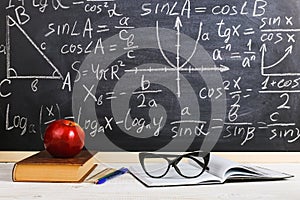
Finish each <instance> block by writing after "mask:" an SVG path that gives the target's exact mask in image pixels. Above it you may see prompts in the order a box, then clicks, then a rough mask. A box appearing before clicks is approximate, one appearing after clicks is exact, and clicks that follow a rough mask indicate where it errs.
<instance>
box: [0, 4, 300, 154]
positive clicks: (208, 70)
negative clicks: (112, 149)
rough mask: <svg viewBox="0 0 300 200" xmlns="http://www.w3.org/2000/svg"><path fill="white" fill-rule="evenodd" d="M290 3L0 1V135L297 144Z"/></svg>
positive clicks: (296, 25) (299, 78) (296, 30)
mask: <svg viewBox="0 0 300 200" xmlns="http://www.w3.org/2000/svg"><path fill="white" fill-rule="evenodd" d="M298 4H299V3H297V2H296V1H294V0H289V1H288V3H285V4H284V3H282V2H277V1H267V0H251V1H246V0H245V1H222V0H215V1H193V0H184V1H160V2H154V1H134V0H131V1H129V2H124V1H118V0H106V1H104V0H73V1H71V0H70V1H63V0H51V1H50V0H46V1H39V0H33V1H24V0H7V1H4V2H1V12H2V13H3V14H1V24H0V25H1V35H0V63H1V74H2V77H1V79H0V101H1V105H2V106H1V108H0V110H2V113H5V114H3V115H2V116H1V119H0V120H1V122H0V126H1V128H0V130H1V132H2V135H5V137H9V135H12V137H13V135H15V136H22V137H26V136H28V135H38V136H41V137H39V139H37V140H39V141H40V142H41V141H42V139H43V132H44V130H45V128H46V126H47V125H48V124H49V123H51V122H52V121H54V120H56V119H60V118H65V119H71V120H75V121H76V122H78V123H79V124H80V125H81V126H82V127H83V129H84V130H85V132H86V134H87V136H88V138H90V140H91V141H92V140H95V141H98V140H99V138H98V137H100V136H101V137H103V136H107V137H110V136H108V135H111V134H118V133H119V134H120V137H119V138H121V139H120V140H122V135H126V134H127V135H130V136H131V137H134V138H135V137H136V138H139V139H141V138H143V139H145V140H146V139H147V138H160V137H163V140H168V141H171V140H175V139H178V140H180V141H183V140H185V139H186V138H200V137H213V136H212V135H220V136H219V137H218V138H217V139H215V140H216V141H215V143H217V142H221V143H222V144H223V143H230V141H233V143H234V144H235V145H236V146H237V147H236V148H235V149H239V148H245V149H247V147H249V149H255V145H257V144H258V145H261V146H262V148H264V147H263V144H264V143H265V142H268V141H269V143H270V144H271V143H272V142H273V141H274V142H275V143H280V142H282V143H284V144H285V145H284V146H288V145H294V144H297V143H298V142H299V138H300V124H299V122H298V121H299V120H298V119H297V117H298V114H297V112H298V109H299V108H298V106H297V104H298V102H297V100H298V99H299V97H298V95H299V93H300V86H299V82H300V70H299V69H298V66H297V65H298V64H297V63H299V56H298V53H299V51H300V50H299V47H298V45H297V43H298V40H299V36H300V22H299V14H298V13H299V8H298V6H299V5H298ZM25 93H26V95H25ZM23 104H24V105H27V106H28V109H27V108H25V107H26V106H24V105H23ZM298 113H299V112H298ZM0 137H1V135H0ZM40 138H41V139H40ZM109 140H112V139H111V138H110V139H109ZM259 141H261V143H260V142H259ZM37 142H38V141H37ZM130 142H132V143H134V141H130ZM112 143H114V141H112ZM275 143H274V144H275ZM93 145H94V144H93ZM251 145H254V146H251ZM121 148H122V147H121ZM141 148H142V147H141ZM226 148H227V147H225V149H226ZM228 148H230V147H228ZM266 148H267V149H268V148H269V150H272V148H274V147H273V146H272V145H270V147H266ZM221 149H222V148H221Z"/></svg>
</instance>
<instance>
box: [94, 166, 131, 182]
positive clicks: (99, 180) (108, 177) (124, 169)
mask: <svg viewBox="0 0 300 200" xmlns="http://www.w3.org/2000/svg"><path fill="white" fill-rule="evenodd" d="M126 172H128V169H127V168H125V167H122V168H121V169H118V170H117V171H115V172H113V173H111V174H109V175H107V176H105V177H103V178H99V179H98V181H97V183H96V184H103V183H105V182H106V181H107V180H110V179H112V178H115V177H117V176H120V175H122V174H125V173H126Z"/></svg>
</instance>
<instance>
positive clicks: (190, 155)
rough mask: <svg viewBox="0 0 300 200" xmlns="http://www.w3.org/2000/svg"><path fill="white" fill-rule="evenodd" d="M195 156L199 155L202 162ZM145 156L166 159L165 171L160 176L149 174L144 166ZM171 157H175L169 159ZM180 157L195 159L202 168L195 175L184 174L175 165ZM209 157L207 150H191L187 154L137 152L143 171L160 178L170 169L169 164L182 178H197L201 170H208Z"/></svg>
mask: <svg viewBox="0 0 300 200" xmlns="http://www.w3.org/2000/svg"><path fill="white" fill-rule="evenodd" d="M195 157H201V158H203V160H204V163H203V162H201V161H199V160H198V159H196V158H195ZM145 158H163V159H165V160H166V161H168V167H167V169H166V171H165V172H164V173H163V174H162V175H160V176H153V175H151V174H149V173H148V172H147V170H146V167H145V162H144V160H145ZM171 158H175V159H171ZM182 158H189V159H192V160H193V161H195V162H196V163H197V164H199V166H201V167H202V170H201V172H200V173H199V174H197V175H195V176H186V175H184V174H183V173H182V172H181V171H180V169H179V168H178V167H177V164H178V163H179V162H180V160H181V159H182ZM209 158H210V154H209V153H207V152H191V153H187V154H183V155H171V154H154V153H148V152H141V153H139V160H140V164H141V166H142V168H143V170H144V172H145V173H146V174H147V175H148V176H149V177H151V178H162V177H164V176H165V175H166V174H167V173H168V172H169V170H170V168H171V166H172V167H174V169H175V171H176V172H177V173H178V174H179V175H180V176H182V177H184V178H197V177H199V176H200V175H201V174H203V172H204V171H205V170H208V167H207V166H208V163H209Z"/></svg>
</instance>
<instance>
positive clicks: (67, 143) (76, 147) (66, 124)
mask: <svg viewBox="0 0 300 200" xmlns="http://www.w3.org/2000/svg"><path fill="white" fill-rule="evenodd" d="M84 139H85V134H84V131H83V130H82V128H81V127H80V126H79V125H78V124H77V123H75V122H73V121H70V120H65V119H60V120H56V121H54V122H52V123H51V124H49V126H48V127H47V128H46V131H45V136H44V146H45V149H46V150H47V151H48V152H49V153H50V154H51V155H52V156H54V157H60V158H70V157H74V156H76V155H77V154H78V153H79V152H80V151H81V149H82V148H83V146H84Z"/></svg>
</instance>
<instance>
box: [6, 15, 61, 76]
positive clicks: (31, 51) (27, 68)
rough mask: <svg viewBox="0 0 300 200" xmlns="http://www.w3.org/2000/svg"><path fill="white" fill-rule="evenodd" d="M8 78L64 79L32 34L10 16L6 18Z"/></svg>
mask: <svg viewBox="0 0 300 200" xmlns="http://www.w3.org/2000/svg"><path fill="white" fill-rule="evenodd" d="M6 46H7V54H6V61H7V62H6V68H7V78H8V79H62V78H63V77H62V75H61V73H60V72H59V70H58V69H57V68H56V67H55V65H54V64H53V63H52V61H51V60H50V59H49V58H48V57H47V56H46V55H45V53H44V51H43V50H41V48H40V47H39V46H38V45H37V44H36V43H35V42H34V41H33V40H32V38H31V37H30V35H29V34H28V33H27V32H26V31H25V30H24V29H23V28H22V27H21V26H20V25H19V24H18V23H17V22H16V21H15V20H14V19H13V18H12V17H10V16H7V18H6Z"/></svg>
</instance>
